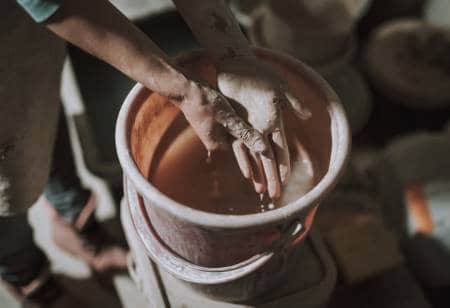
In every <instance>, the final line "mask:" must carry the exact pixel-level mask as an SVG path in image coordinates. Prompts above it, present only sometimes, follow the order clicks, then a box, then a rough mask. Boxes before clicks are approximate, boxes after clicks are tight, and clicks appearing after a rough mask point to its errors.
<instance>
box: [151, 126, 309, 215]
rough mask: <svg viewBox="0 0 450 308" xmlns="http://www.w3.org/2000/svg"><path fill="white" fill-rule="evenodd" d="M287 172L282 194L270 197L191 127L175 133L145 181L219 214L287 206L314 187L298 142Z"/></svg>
mask: <svg viewBox="0 0 450 308" xmlns="http://www.w3.org/2000/svg"><path fill="white" fill-rule="evenodd" d="M297 148H298V149H300V150H298V151H296V152H294V153H293V154H294V157H295V156H296V157H297V159H295V162H294V163H293V168H292V175H291V178H290V181H289V183H288V185H287V186H286V187H284V188H283V194H282V196H281V198H280V199H279V200H277V201H275V202H273V201H272V200H270V199H269V198H268V197H267V195H264V196H263V195H260V194H258V193H256V192H255V190H254V188H253V185H252V183H251V182H250V181H248V180H246V179H245V178H244V177H243V176H242V174H241V172H240V169H239V167H238V164H237V162H236V160H235V158H234V155H233V152H232V151H231V150H230V151H229V152H225V153H224V152H222V153H214V154H213V155H212V156H211V157H210V159H208V153H207V151H206V149H205V148H204V146H203V145H202V143H201V142H200V140H199V138H198V137H197V136H196V134H195V132H194V130H193V129H191V128H187V129H185V130H184V131H183V132H182V133H181V134H179V135H178V136H177V137H176V138H175V139H174V140H173V142H171V144H170V146H169V147H168V148H167V149H166V150H165V152H164V154H163V155H162V156H161V158H160V160H159V163H158V165H157V166H156V167H155V168H154V169H153V172H152V173H151V174H150V175H149V180H150V181H151V182H152V183H153V185H155V186H156V187H157V188H158V189H159V190H160V191H161V192H163V193H164V194H165V195H167V196H169V197H170V198H172V199H173V200H176V201H177V202H179V203H181V204H184V205H187V206H189V207H192V208H195V209H198V210H202V211H207V212H213V213H219V214H232V215H243V214H253V213H260V212H264V211H267V210H272V209H275V208H277V207H280V206H283V205H286V204H288V203H290V202H292V201H294V200H296V199H298V198H300V197H301V196H302V195H304V194H305V193H306V192H308V190H310V189H311V187H312V186H313V171H312V170H313V169H312V167H311V161H310V160H309V159H308V155H307V154H306V153H305V152H304V150H302V149H301V147H297Z"/></svg>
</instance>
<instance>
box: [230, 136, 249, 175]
mask: <svg viewBox="0 0 450 308" xmlns="http://www.w3.org/2000/svg"><path fill="white" fill-rule="evenodd" d="M232 146H233V152H234V156H235V157H236V160H237V162H238V165H239V168H240V169H241V172H242V175H243V176H244V177H245V178H246V179H252V177H253V172H252V165H251V164H250V158H249V157H248V155H249V154H248V152H247V149H246V148H245V146H244V144H243V143H242V141H241V140H239V139H236V140H234V141H233V145H232Z"/></svg>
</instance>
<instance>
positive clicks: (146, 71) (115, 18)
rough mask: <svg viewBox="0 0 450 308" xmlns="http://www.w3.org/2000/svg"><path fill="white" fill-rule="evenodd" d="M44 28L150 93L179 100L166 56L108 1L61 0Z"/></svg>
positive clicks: (175, 74) (178, 77)
mask: <svg viewBox="0 0 450 308" xmlns="http://www.w3.org/2000/svg"><path fill="white" fill-rule="evenodd" d="M46 25H47V27H48V28H49V29H50V30H51V31H53V32H54V33H56V34H57V35H58V36H60V37H62V38H64V39H65V40H67V41H69V42H71V43H72V44H74V45H76V46H78V47H80V48H81V49H83V50H85V51H86V52H88V53H90V54H92V55H94V56H96V57H98V58H99V59H101V60H103V61H105V62H107V63H109V64H111V65H112V66H114V67H116V68H117V69H118V70H120V71H122V72H123V73H124V74H126V75H127V76H129V77H130V78H132V79H133V80H136V81H138V82H140V83H142V84H143V85H145V86H146V87H148V88H150V89H151V90H153V91H156V92H159V93H161V94H163V95H167V96H171V97H179V96H180V95H182V93H183V91H184V89H185V87H186V83H187V79H186V77H185V76H184V75H183V74H182V73H180V72H179V71H178V70H177V69H176V68H175V67H174V66H173V65H172V64H171V62H170V60H169V58H168V56H166V55H165V54H164V52H163V51H161V50H160V49H159V48H158V46H156V45H155V44H154V43H153V42H152V41H151V40H150V39H149V38H148V37H147V36H146V35H145V34H144V33H143V32H142V31H140V30H139V29H138V28H137V27H136V26H134V25H133V24H132V23H131V22H130V21H129V20H128V19H127V18H126V17H125V16H123V15H122V14H121V13H120V12H119V11H118V10H116V9H115V8H114V7H113V6H112V5H111V4H110V3H109V1H106V0H91V1H80V0H65V1H64V3H63V5H62V6H61V7H60V8H59V9H58V11H57V12H56V14H55V15H53V16H52V17H51V18H50V19H49V20H48V21H47V22H46Z"/></svg>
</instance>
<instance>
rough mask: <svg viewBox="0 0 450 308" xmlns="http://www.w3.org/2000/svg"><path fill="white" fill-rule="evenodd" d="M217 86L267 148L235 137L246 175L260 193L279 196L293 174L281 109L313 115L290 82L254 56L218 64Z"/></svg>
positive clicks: (274, 196) (239, 158)
mask: <svg viewBox="0 0 450 308" xmlns="http://www.w3.org/2000/svg"><path fill="white" fill-rule="evenodd" d="M218 69H219V73H218V86H219V89H220V91H221V92H222V93H223V94H224V95H225V96H226V97H227V98H229V100H230V102H231V103H232V106H233V107H234V108H235V110H236V111H237V113H238V114H239V115H240V116H241V117H243V118H244V119H245V120H246V121H247V122H248V123H249V124H250V125H251V126H252V127H253V128H254V129H256V130H257V131H258V132H259V133H260V134H261V135H262V136H263V138H262V140H259V139H258V141H259V142H263V143H264V145H265V146H264V147H259V148H263V149H264V151H258V149H255V148H254V147H253V148H252V146H251V144H250V146H249V144H248V142H246V143H245V142H244V143H243V142H242V139H236V140H235V141H234V142H233V150H234V153H235V156H236V159H237V161H238V163H239V167H240V169H241V171H242V173H243V175H244V176H245V177H246V178H248V179H250V180H252V181H253V182H254V185H255V190H256V191H257V192H259V193H264V192H266V191H267V192H268V194H269V196H270V197H271V198H278V197H279V196H280V193H281V184H284V183H286V182H287V180H288V178H289V173H290V168H291V166H290V158H289V150H288V146H287V142H286V136H285V132H284V126H283V120H282V117H281V111H282V109H283V108H286V107H288V108H292V110H293V111H294V112H295V113H296V114H297V115H298V116H299V117H300V118H301V119H306V118H309V117H310V112H309V111H308V110H307V109H305V108H303V107H302V105H301V104H300V101H299V99H298V98H297V97H296V96H295V95H294V94H293V93H292V92H291V90H290V89H289V86H288V84H287V83H286V82H285V81H284V79H283V78H282V77H281V76H279V75H278V74H277V73H276V72H275V71H274V70H273V69H272V68H270V67H269V66H268V65H267V64H265V63H263V62H262V61H261V60H258V59H257V58H256V57H253V56H246V57H235V58H231V59H228V60H224V61H222V62H221V63H220V64H219V68H218Z"/></svg>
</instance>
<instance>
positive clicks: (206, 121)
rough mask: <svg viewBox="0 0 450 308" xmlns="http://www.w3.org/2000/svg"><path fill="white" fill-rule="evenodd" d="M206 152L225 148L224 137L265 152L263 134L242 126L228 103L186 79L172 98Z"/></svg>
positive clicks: (204, 86) (225, 139)
mask: <svg viewBox="0 0 450 308" xmlns="http://www.w3.org/2000/svg"><path fill="white" fill-rule="evenodd" d="M171 100H172V102H174V103H175V104H176V105H177V106H179V108H180V109H181V111H182V112H183V113H184V115H185V117H186V119H187V120H188V122H189V123H190V124H191V126H192V127H193V129H194V130H195V132H196V133H197V135H198V136H199V138H200V139H201V141H202V143H203V144H204V145H205V147H206V149H207V150H208V151H215V150H220V149H227V148H228V147H229V138H228V134H230V135H231V136H233V137H235V138H236V139H238V140H240V141H241V142H242V143H243V144H245V145H246V146H247V147H248V148H249V149H251V150H252V151H254V152H257V153H259V152H266V151H267V145H266V143H265V142H264V138H263V135H262V134H261V133H260V132H259V131H258V130H256V129H254V128H253V127H252V126H251V125H249V124H248V123H246V122H245V121H244V120H243V119H242V118H241V117H240V116H239V115H238V114H237V113H236V111H235V110H234V109H233V107H232V106H231V105H230V103H229V101H228V100H227V99H226V98H225V96H223V94H221V93H220V92H219V91H218V90H217V89H214V88H213V87H211V86H210V85H208V84H207V83H204V82H201V81H197V80H195V79H190V80H188V82H187V86H186V87H185V88H184V90H183V95H182V96H181V97H172V98H171Z"/></svg>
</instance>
